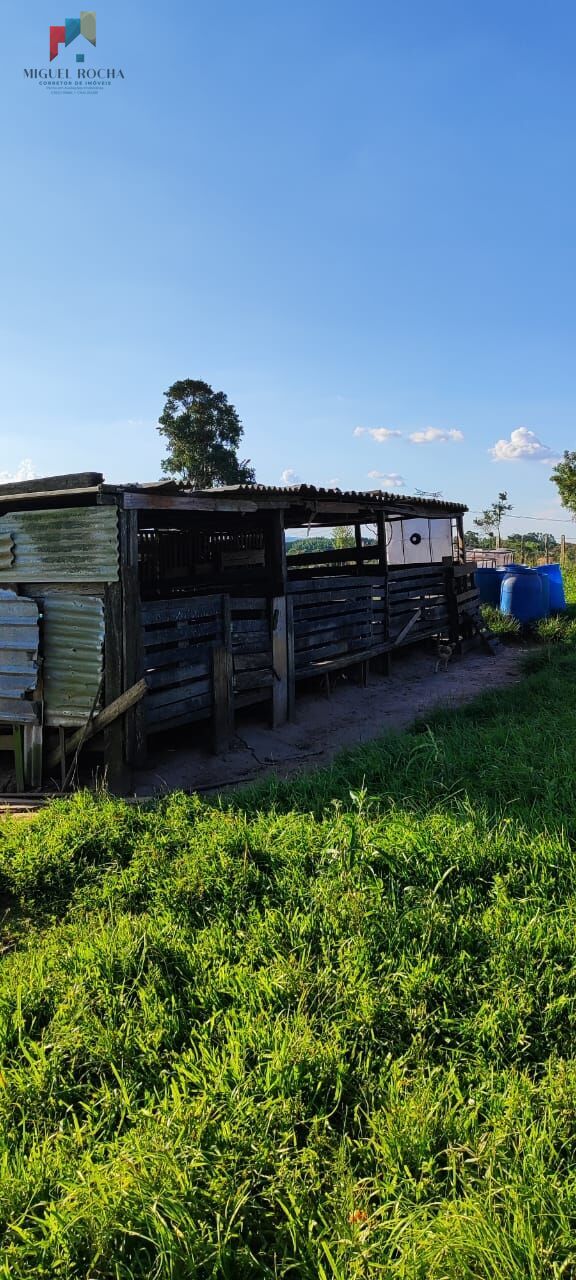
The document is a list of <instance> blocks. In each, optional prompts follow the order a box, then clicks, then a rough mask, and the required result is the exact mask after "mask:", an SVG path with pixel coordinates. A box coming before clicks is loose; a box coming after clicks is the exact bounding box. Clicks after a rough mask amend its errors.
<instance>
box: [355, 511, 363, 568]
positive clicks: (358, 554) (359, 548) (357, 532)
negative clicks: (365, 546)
mask: <svg viewBox="0 0 576 1280" xmlns="http://www.w3.org/2000/svg"><path fill="white" fill-rule="evenodd" d="M354 542H355V544H356V575H357V577H360V575H361V573H362V568H363V563H362V525H361V524H355V525H354Z"/></svg>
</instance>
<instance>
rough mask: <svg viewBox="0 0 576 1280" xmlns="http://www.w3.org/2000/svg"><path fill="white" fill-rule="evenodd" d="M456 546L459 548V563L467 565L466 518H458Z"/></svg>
mask: <svg viewBox="0 0 576 1280" xmlns="http://www.w3.org/2000/svg"><path fill="white" fill-rule="evenodd" d="M456 544H457V547H458V563H459V564H466V543H465V541H464V516H462V515H459V516H456Z"/></svg>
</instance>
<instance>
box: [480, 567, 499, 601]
mask: <svg viewBox="0 0 576 1280" xmlns="http://www.w3.org/2000/svg"><path fill="white" fill-rule="evenodd" d="M474 576H475V578H476V586H477V587H478V590H479V592H480V601H481V603H482V604H492V605H494V608H495V609H497V608H498V605H499V604H500V587H501V586H502V570H501V569H477V570H476V573H475V575H474Z"/></svg>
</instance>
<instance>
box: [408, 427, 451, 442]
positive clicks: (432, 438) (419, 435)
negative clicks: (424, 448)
mask: <svg viewBox="0 0 576 1280" xmlns="http://www.w3.org/2000/svg"><path fill="white" fill-rule="evenodd" d="M408 439H409V440H411V441H412V444H447V443H448V442H449V441H450V440H452V441H453V442H454V443H455V442H456V441H458V440H463V439H464V434H463V432H462V431H454V430H451V431H441V430H440V428H439V427H426V430H425V431H413V432H412V433H411V435H409V436H408Z"/></svg>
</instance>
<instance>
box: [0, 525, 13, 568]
mask: <svg viewBox="0 0 576 1280" xmlns="http://www.w3.org/2000/svg"><path fill="white" fill-rule="evenodd" d="M13 564H14V543H13V541H12V536H11V534H10V533H9V532H8V530H7V529H0V569H10V568H11V566H12V565H13Z"/></svg>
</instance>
